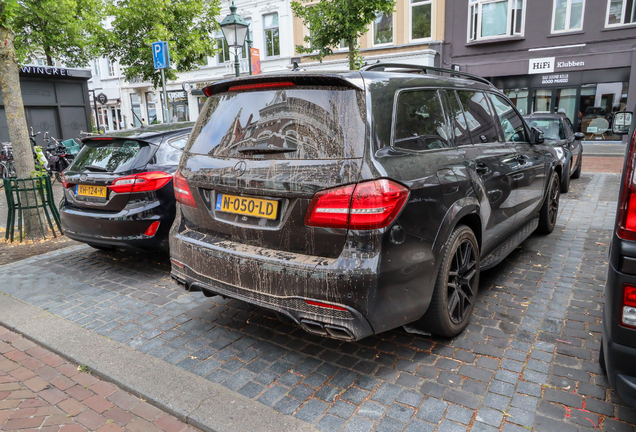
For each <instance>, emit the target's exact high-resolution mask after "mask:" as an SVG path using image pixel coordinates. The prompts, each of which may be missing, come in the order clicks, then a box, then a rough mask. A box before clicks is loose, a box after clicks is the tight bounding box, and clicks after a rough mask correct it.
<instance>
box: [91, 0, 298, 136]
mask: <svg viewBox="0 0 636 432" xmlns="http://www.w3.org/2000/svg"><path fill="white" fill-rule="evenodd" d="M234 3H235V5H236V7H237V13H238V14H239V15H241V16H242V17H243V18H244V19H245V20H246V21H247V22H248V23H249V24H250V37H251V40H252V48H256V49H258V51H259V55H260V60H261V71H262V72H272V71H276V70H287V68H286V66H287V65H289V64H290V62H291V57H292V56H293V55H294V43H293V40H294V38H293V14H292V11H291V6H290V5H291V1H290V0H235V2H234ZM229 4H230V2H228V1H226V0H224V1H223V2H222V6H223V7H222V9H221V13H220V15H219V17H218V18H217V20H218V21H219V22H220V21H221V20H222V19H223V17H225V16H226V15H228V14H229V13H230V9H229ZM214 38H215V41H216V46H217V48H220V52H219V53H218V54H217V55H216V56H215V57H208V59H207V64H206V65H205V66H201V67H199V68H198V69H195V70H193V71H190V72H184V73H178V74H177V79H176V80H175V81H168V82H166V91H167V94H168V119H166V120H167V121H194V120H196V119H197V117H198V115H199V112H200V111H201V108H202V107H203V104H204V103H205V95H204V94H203V92H202V91H201V89H203V87H205V86H206V85H208V84H210V83H213V82H215V81H219V80H222V79H226V78H230V77H233V76H235V69H234V52H233V51H231V50H230V49H228V48H227V45H225V43H224V40H223V35H222V33H221V32H220V31H219V32H218V33H217V34H215V35H214ZM245 51H247V50H242V51H241V52H240V53H239V59H240V60H239V61H240V69H241V75H247V74H249V67H248V58H247V56H248V54H247V52H245ZM151 55H152V53H151V50H150V47H148V56H151ZM91 66H92V68H93V78H92V79H91V80H90V81H89V83H88V85H89V91H90V93H91V94H90V97H91V104H92V105H94V102H93V97H97V101H98V102H97V116H98V118H99V124H100V126H102V127H103V128H104V129H105V130H107V131H112V130H118V129H123V128H131V127H138V126H140V125H141V124H142V123H147V124H151V123H153V122H164V118H163V117H164V115H163V110H162V108H161V101H162V100H163V94H162V89H161V87H158V88H154V87H153V85H152V83H149V82H142V81H141V80H139V81H137V80H132V81H126V79H125V78H124V76H123V74H122V70H121V69H120V67H119V64H117V63H116V62H114V63H111V62H110V61H109V60H108V59H104V58H100V59H96V60H95V61H94V62H93V64H92V65H91ZM186 83H187V84H186ZM184 88H185V89H188V88H189V91H185V90H184ZM93 90H94V91H93ZM102 93H103V94H104V96H106V98H104V97H103V96H102V97H101V98H102V100H105V99H107V102H106V103H105V104H101V103H100V97H99V95H100V94H102ZM93 118H94V119H95V109H93Z"/></svg>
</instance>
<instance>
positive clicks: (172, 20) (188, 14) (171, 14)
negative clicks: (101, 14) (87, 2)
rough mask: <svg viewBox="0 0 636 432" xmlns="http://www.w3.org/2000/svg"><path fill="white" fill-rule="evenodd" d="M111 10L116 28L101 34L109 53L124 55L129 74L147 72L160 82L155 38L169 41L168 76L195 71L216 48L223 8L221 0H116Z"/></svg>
mask: <svg viewBox="0 0 636 432" xmlns="http://www.w3.org/2000/svg"><path fill="white" fill-rule="evenodd" d="M107 10H108V15H109V16H111V17H113V20H112V22H111V28H110V29H109V30H107V31H106V32H105V33H104V34H103V36H102V40H101V45H102V47H103V49H104V52H103V55H104V56H105V57H108V58H109V59H110V60H111V61H119V63H120V65H122V66H123V67H124V73H125V75H126V78H127V79H132V78H142V79H143V80H144V81H152V82H153V83H154V85H155V86H157V85H158V84H159V82H160V81H161V74H160V71H158V70H155V68H154V62H153V56H152V51H151V44H152V42H155V41H159V40H162V41H167V42H168V44H169V49H170V62H171V69H166V78H167V79H176V74H175V72H174V71H175V70H176V71H177V72H186V71H190V70H192V69H194V68H196V67H197V66H200V65H204V64H205V63H206V59H207V56H213V55H214V54H215V53H216V48H215V47H216V43H215V40H214V39H213V35H214V31H215V30H217V29H218V28H219V27H218V24H217V22H216V19H215V18H216V16H217V15H218V14H219V13H220V6H219V0H111V3H110V4H109V6H108V9H107Z"/></svg>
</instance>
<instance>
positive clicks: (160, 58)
mask: <svg viewBox="0 0 636 432" xmlns="http://www.w3.org/2000/svg"><path fill="white" fill-rule="evenodd" d="M152 58H153V59H154V61H155V69H168V68H169V67H170V53H169V52H168V42H163V41H158V42H153V43H152Z"/></svg>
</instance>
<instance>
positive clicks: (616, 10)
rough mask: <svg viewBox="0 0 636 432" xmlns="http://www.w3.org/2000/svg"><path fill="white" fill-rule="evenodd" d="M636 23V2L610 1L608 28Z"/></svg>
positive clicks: (608, 6)
mask: <svg viewBox="0 0 636 432" xmlns="http://www.w3.org/2000/svg"><path fill="white" fill-rule="evenodd" d="M634 23H636V1H634V0H608V4H607V20H606V24H605V25H606V26H607V27H612V26H619V25H625V24H634Z"/></svg>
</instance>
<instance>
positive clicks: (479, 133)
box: [457, 90, 499, 144]
mask: <svg viewBox="0 0 636 432" xmlns="http://www.w3.org/2000/svg"><path fill="white" fill-rule="evenodd" d="M457 96H458V97H459V102H460V104H461V105H462V108H463V109H464V114H465V116H466V125H467V126H468V129H469V130H470V134H471V135H472V137H473V143H475V144H478V143H492V142H498V141H499V137H498V134H497V126H496V124H495V118H494V116H493V113H492V110H491V108H490V104H489V103H488V100H487V99H486V95H485V94H484V93H482V92H475V91H470V90H459V91H457Z"/></svg>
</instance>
